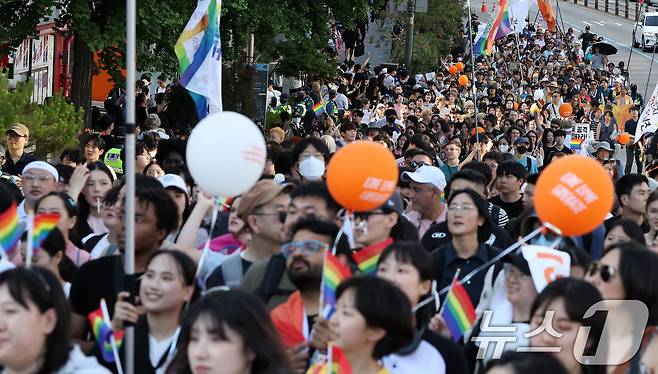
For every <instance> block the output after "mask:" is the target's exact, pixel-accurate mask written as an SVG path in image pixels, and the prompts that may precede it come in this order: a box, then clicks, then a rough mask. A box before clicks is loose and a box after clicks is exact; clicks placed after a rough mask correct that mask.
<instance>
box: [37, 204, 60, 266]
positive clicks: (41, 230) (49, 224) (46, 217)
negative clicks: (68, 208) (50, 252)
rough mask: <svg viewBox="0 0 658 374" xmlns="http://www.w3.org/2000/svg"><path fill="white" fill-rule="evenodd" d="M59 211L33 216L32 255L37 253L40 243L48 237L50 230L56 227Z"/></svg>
mask: <svg viewBox="0 0 658 374" xmlns="http://www.w3.org/2000/svg"><path fill="white" fill-rule="evenodd" d="M58 221H59V213H42V214H39V215H37V216H36V217H34V223H33V225H34V226H33V228H32V255H33V256H35V255H36V254H37V253H39V248H41V244H42V243H43V241H44V240H46V238H47V237H48V234H50V232H51V231H53V229H54V228H55V227H57V222H58Z"/></svg>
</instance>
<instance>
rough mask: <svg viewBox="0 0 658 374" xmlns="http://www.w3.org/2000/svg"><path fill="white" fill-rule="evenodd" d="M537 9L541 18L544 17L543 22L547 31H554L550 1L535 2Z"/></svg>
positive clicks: (553, 18) (554, 23) (553, 17)
mask: <svg viewBox="0 0 658 374" xmlns="http://www.w3.org/2000/svg"><path fill="white" fill-rule="evenodd" d="M537 7H538V8H539V11H540V12H541V16H542V17H544V21H546V26H547V27H548V31H551V32H552V31H553V30H555V25H556V20H555V13H554V12H553V6H551V3H550V0H537Z"/></svg>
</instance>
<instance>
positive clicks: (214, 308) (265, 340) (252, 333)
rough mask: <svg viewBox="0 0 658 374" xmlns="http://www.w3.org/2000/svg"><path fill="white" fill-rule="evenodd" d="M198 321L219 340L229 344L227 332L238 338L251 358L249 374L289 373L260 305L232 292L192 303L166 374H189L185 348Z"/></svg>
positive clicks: (248, 297) (222, 292)
mask: <svg viewBox="0 0 658 374" xmlns="http://www.w3.org/2000/svg"><path fill="white" fill-rule="evenodd" d="M201 318H203V319H204V320H206V321H210V323H211V324H212V326H210V328H209V330H210V331H211V333H212V334H214V335H216V336H217V337H219V338H220V339H222V340H228V339H227V337H226V329H227V328H230V329H231V330H233V331H234V332H235V333H236V334H238V335H240V337H241V338H242V340H243V341H244V349H245V351H250V352H252V353H253V354H254V361H253V362H252V367H251V373H252V374H261V373H262V374H272V373H288V372H291V370H290V365H289V362H288V357H287V355H286V352H285V351H284V350H283V348H282V345H281V340H280V338H279V334H278V332H277V330H276V329H275V327H274V324H273V323H272V320H271V319H270V316H269V313H268V312H267V310H265V306H264V305H263V303H262V302H261V301H260V300H258V299H257V298H256V297H255V296H253V295H251V294H249V293H247V292H245V291H242V290H231V291H215V292H211V293H209V294H208V295H206V296H204V297H202V298H201V299H199V300H198V301H197V302H196V303H194V304H193V305H192V306H191V307H190V309H189V310H188V311H187V312H186V313H185V316H184V317H183V324H182V326H181V335H180V341H181V343H180V346H179V348H178V351H177V352H176V356H175V357H174V360H173V361H172V363H171V365H170V366H169V368H168V369H167V373H169V374H174V373H176V374H191V373H192V371H191V370H190V360H189V357H188V355H187V347H188V345H189V343H190V333H191V330H192V326H193V325H194V324H195V323H196V322H197V321H198V320H199V319H201Z"/></svg>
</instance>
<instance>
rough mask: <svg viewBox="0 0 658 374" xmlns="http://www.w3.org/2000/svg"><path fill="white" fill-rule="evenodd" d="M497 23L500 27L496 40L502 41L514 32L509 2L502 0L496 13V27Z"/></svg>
mask: <svg viewBox="0 0 658 374" xmlns="http://www.w3.org/2000/svg"><path fill="white" fill-rule="evenodd" d="M496 23H498V27H497V29H496V37H495V40H498V39H502V38H504V37H506V36H507V35H509V34H511V33H513V32H514V27H513V26H512V20H511V19H510V10H509V2H508V1H507V0H500V7H499V8H498V12H497V13H496V18H495V20H494V27H495V25H496Z"/></svg>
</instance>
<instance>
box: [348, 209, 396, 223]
mask: <svg viewBox="0 0 658 374" xmlns="http://www.w3.org/2000/svg"><path fill="white" fill-rule="evenodd" d="M375 214H388V213H386V212H382V211H370V212H357V213H354V220H361V221H367V220H368V218H370V216H372V215H375Z"/></svg>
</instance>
